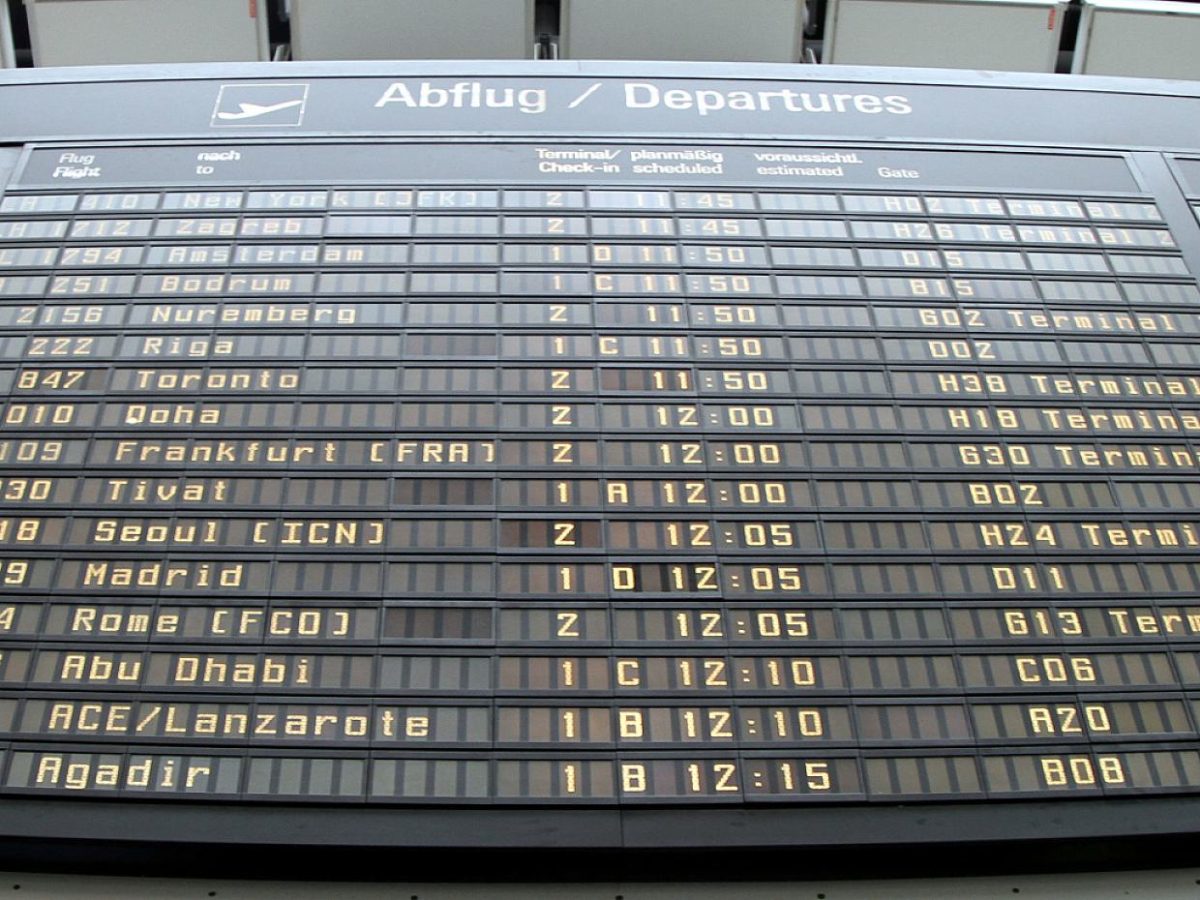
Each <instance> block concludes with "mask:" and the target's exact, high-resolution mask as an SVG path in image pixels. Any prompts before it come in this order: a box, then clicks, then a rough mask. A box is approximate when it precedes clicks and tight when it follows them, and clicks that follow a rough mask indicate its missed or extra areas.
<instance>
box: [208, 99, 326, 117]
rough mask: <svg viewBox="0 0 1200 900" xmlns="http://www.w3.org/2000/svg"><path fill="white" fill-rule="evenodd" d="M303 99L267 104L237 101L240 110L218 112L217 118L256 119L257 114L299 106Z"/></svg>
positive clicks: (263, 114)
mask: <svg viewBox="0 0 1200 900" xmlns="http://www.w3.org/2000/svg"><path fill="white" fill-rule="evenodd" d="M303 102H304V101H303V100H284V101H283V102H282V103H272V104H271V105H269V106H262V105H261V104H258V103H239V104H238V109H240V110H241V112H219V113H217V118H218V119H224V120H226V121H230V120H233V119H257V118H258V117H259V116H265V115H266V114H267V113H273V112H279V110H281V109H287V108H288V107H291V106H299V105H300V104H301V103H303Z"/></svg>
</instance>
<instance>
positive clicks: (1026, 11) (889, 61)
mask: <svg viewBox="0 0 1200 900" xmlns="http://www.w3.org/2000/svg"><path fill="white" fill-rule="evenodd" d="M530 58H543V59H545V58H563V59H651V60H709V61H756V62H776V63H802V64H825V63H837V64H855V65H874V66H879V65H882V66H889V65H896V66H931V67H946V68H965V69H977V70H1000V71H1024V72H1059V73H1070V72H1074V73H1080V74H1095V75H1134V76H1145V77H1155V78H1175V79H1195V80H1200V2H1196V0H1187V2H1180V0H203V2H197V0H0V67H12V66H30V65H32V66H65V65H103V64H123V63H152V62H162V63H170V62H200V61H233V60H264V61H265V60H280V61H281V60H288V59H297V60H336V59H530Z"/></svg>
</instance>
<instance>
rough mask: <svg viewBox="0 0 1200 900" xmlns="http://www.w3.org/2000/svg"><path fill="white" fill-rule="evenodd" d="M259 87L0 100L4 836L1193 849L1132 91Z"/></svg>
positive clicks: (1174, 455)
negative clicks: (1179, 840) (1, 128)
mask: <svg viewBox="0 0 1200 900" xmlns="http://www.w3.org/2000/svg"><path fill="white" fill-rule="evenodd" d="M275 71H277V69H276V68H261V69H254V70H247V69H241V68H238V69H230V70H209V71H207V72H201V71H197V72H195V73H194V77H185V78H180V79H179V80H177V81H171V80H155V79H152V78H148V77H147V75H148V71H141V72H130V73H126V74H125V75H124V76H121V75H120V74H119V73H117V74H114V73H100V72H99V70H97V71H96V72H95V73H94V74H95V79H94V80H89V79H88V78H87V77H86V76H81V80H80V82H79V83H61V82H57V81H45V82H42V83H36V82H33V81H24V80H22V79H21V78H18V77H15V76H13V77H10V78H9V79H8V82H7V83H0V108H3V109H5V110H7V113H6V115H5V118H4V121H5V123H6V124H5V128H6V129H10V130H9V131H7V132H6V134H5V137H6V138H7V139H8V141H9V143H10V145H11V152H10V153H9V154H7V155H6V156H5V157H3V158H0V161H3V162H4V167H3V168H0V172H9V171H10V170H11V172H10V174H9V175H6V176H5V178H6V180H7V184H6V185H4V184H0V188H3V193H2V194H0V388H2V390H3V393H4V395H5V399H4V405H3V408H2V409H0V431H2V432H3V433H2V434H0V500H3V502H4V509H3V513H2V515H0V585H2V586H3V588H4V597H3V603H2V605H0V640H2V641H3V645H4V646H3V647H2V648H0V650H2V655H0V732H2V734H0V741H2V747H0V751H2V753H3V757H2V760H0V796H4V797H6V798H8V799H7V800H5V801H4V804H3V805H0V816H7V817H8V819H9V820H11V822H12V825H11V829H12V833H23V834H25V835H28V836H37V835H43V836H46V837H57V838H59V839H62V840H69V841H88V840H100V839H105V838H108V839H113V840H126V841H131V842H147V841H156V842H159V843H166V844H180V843H186V842H187V841H198V842H201V843H216V842H221V841H226V840H229V839H230V838H233V839H234V840H237V841H242V842H245V843H246V844H247V845H249V846H257V845H259V844H262V843H268V844H277V845H283V846H289V845H300V844H302V845H320V844H328V845H330V846H342V847H354V846H359V847H371V846H374V847H381V846H382V847H386V846H398V847H417V846H420V847H439V848H453V847H455V846H473V847H501V846H512V847H525V848H536V847H539V846H556V847H559V848H566V847H569V848H574V849H579V848H586V847H589V846H591V847H596V848H608V849H616V848H620V847H625V848H632V847H638V848H642V849H652V848H658V849H660V850H662V849H664V848H668V847H673V848H677V849H682V848H686V847H688V846H710V847H713V848H716V849H720V848H735V847H741V848H745V847H774V848H788V847H808V848H810V849H812V848H839V847H840V848H843V849H845V848H853V847H855V846H859V845H863V846H865V845H872V846H878V845H893V846H900V845H907V844H915V845H926V846H937V845H939V844H941V843H942V842H954V843H963V844H972V845H976V844H978V845H983V844H987V843H988V842H996V841H1000V842H1003V841H1008V840H1011V841H1041V842H1045V841H1048V840H1050V839H1051V838H1055V839H1063V840H1069V841H1076V842H1083V843H1082V844H1081V846H1083V845H1087V846H1092V847H1093V848H1095V847H1097V846H1100V845H1099V844H1096V843H1095V842H1096V841H1098V840H1104V841H1111V840H1113V839H1116V838H1121V837H1126V838H1128V837H1131V836H1133V835H1135V834H1141V835H1156V836H1159V837H1161V838H1163V840H1167V839H1168V838H1170V837H1172V836H1178V835H1187V834H1189V833H1191V832H1192V831H1194V830H1195V823H1194V821H1193V820H1192V818H1191V816H1192V815H1194V814H1193V813H1192V812H1191V810H1192V809H1193V804H1194V799H1193V797H1192V795H1194V794H1195V793H1196V792H1197V790H1200V731H1198V730H1197V726H1198V723H1200V683H1198V682H1200V515H1198V514H1197V513H1196V511H1195V510H1196V509H1197V502H1198V500H1200V479H1198V478H1197V472H1198V471H1200V443H1198V442H1197V437H1198V435H1200V375H1197V363H1198V362H1200V338H1198V335H1200V313H1198V305H1200V288H1198V287H1197V281H1196V272H1197V271H1198V267H1200V225H1198V222H1197V213H1196V209H1197V208H1198V207H1200V186H1198V185H1197V183H1196V182H1197V176H1196V172H1197V169H1196V166H1197V165H1198V163H1197V161H1196V159H1195V153H1196V148H1197V146H1198V145H1200V139H1198V136H1197V134H1196V133H1195V129H1196V126H1195V122H1196V121H1197V120H1200V117H1196V116H1194V115H1191V114H1190V113H1188V112H1187V110H1188V109H1189V108H1190V106H1189V104H1191V105H1194V104H1196V102H1197V100H1196V97H1195V96H1192V95H1189V93H1188V91H1187V90H1186V86H1183V87H1180V86H1178V85H1176V86H1174V87H1173V88H1172V87H1171V86H1167V85H1162V86H1160V90H1159V92H1158V93H1157V94H1156V92H1155V91H1154V90H1153V86H1152V87H1151V88H1147V87H1145V86H1143V85H1140V84H1136V83H1134V82H1109V81H1105V82H1095V83H1094V84H1095V90H1086V89H1084V88H1086V87H1088V85H1089V84H1092V83H1090V82H1083V83H1080V82H1072V81H1068V82H1065V83H1066V84H1069V85H1070V86H1071V87H1070V89H1067V90H1056V89H1053V88H1054V86H1056V85H1058V84H1060V83H1061V82H1054V81H1050V80H1049V79H1046V80H1044V81H1042V82H1036V81H1029V80H1024V81H1022V80H1013V79H1010V80H1009V82H1001V83H998V84H993V85H989V86H983V85H982V84H981V85H972V84H969V83H959V84H936V83H933V81H932V77H931V76H929V75H928V73H926V74H925V75H924V76H921V75H919V74H918V73H910V75H911V77H910V78H906V79H905V80H904V82H903V83H901V82H896V83H892V84H890V85H887V84H879V83H875V82H873V81H872V78H873V77H877V76H876V75H874V74H873V73H871V72H863V73H855V72H854V71H853V70H838V72H837V73H835V75H836V77H837V78H839V79H840V80H839V81H838V82H836V83H835V82H831V81H824V80H816V79H814V80H813V81H811V82H803V81H797V80H791V81H786V80H782V79H781V77H780V76H781V73H782V72H783V70H779V69H770V70H768V69H764V70H762V71H756V72H751V73H748V77H747V78H746V79H743V80H734V79H730V78H728V77H726V76H727V74H728V73H723V72H716V73H709V74H708V75H705V74H703V73H704V70H697V69H691V70H689V69H684V68H680V69H678V70H677V71H670V72H664V71H656V72H653V73H651V74H648V75H640V74H639V75H635V76H632V77H628V76H622V75H618V74H614V73H613V72H611V71H607V70H603V69H600V70H597V72H596V73H590V72H586V71H577V70H576V69H575V68H573V67H558V68H556V67H549V68H547V69H545V70H542V69H540V68H538V69H535V68H533V67H524V68H512V69H510V70H507V71H499V72H493V73H491V74H488V75H483V76H477V77H461V78H455V77H449V76H447V75H446V74H445V73H444V72H440V71H438V70H437V69H431V70H430V72H429V73H428V74H426V75H417V76H412V77H409V76H408V75H407V74H405V75H402V76H396V77H382V76H380V75H378V74H377V73H375V72H373V71H369V70H361V69H358V70H354V69H347V70H345V71H344V72H342V73H340V77H335V75H336V74H337V73H334V72H330V71H328V70H326V71H324V72H323V73H317V74H305V73H306V71H307V70H304V69H297V70H291V71H290V72H289V74H287V75H286V76H285V77H283V78H271V77H268V74H273V73H274V72H275ZM542 71H546V72H549V73H551V74H547V75H542V74H540V73H541V72H542ZM593 76H594V77H593ZM772 76H773V77H774V78H775V80H774V81H772V80H770V79H771V77H772ZM52 77H58V76H52ZM831 77H832V76H831ZM921 77H924V78H925V79H926V80H927V81H928V82H929V83H919V81H920V78H921ZM1081 85H1082V86H1081ZM101 96H104V97H108V98H109V99H108V100H107V101H105V103H104V104H103V106H101V105H100V104H99V101H97V100H96V98H97V97H101ZM68 97H69V98H70V100H69V102H68V101H67V99H66V98H68ZM202 100H203V102H201V101H202ZM652 100H653V101H654V103H653V104H652V103H651V101H652ZM101 108H103V109H104V110H105V115H108V116H109V121H107V122H106V121H101V118H100V116H99V112H98V111H99V110H100V109H101ZM1035 108H1036V110H1037V111H1038V112H1037V114H1036V115H1028V116H1027V115H1024V114H1023V113H1024V112H1027V111H1029V110H1032V109H1035ZM1101 109H1102V110H1104V111H1105V113H1104V115H1103V116H1100V115H1099V114H1098V112H1097V110H1101ZM35 110H36V115H35V114H34V111H35ZM114 110H115V111H116V112H115V113H114V112H113V111H114ZM818 117H819V121H820V122H821V123H822V124H821V125H820V126H819V127H818V128H813V127H812V126H811V122H812V121H813V119H814V118H818ZM68 118H69V122H68ZM1068 132H1070V133H1071V134H1072V135H1074V138H1073V140H1072V141H1070V142H1068V141H1067V140H1066V139H1065V135H1066V134H1067V133H1068ZM732 133H737V134H739V135H740V136H739V137H736V138H735V137H732V136H731V134H732ZM824 135H835V136H836V137H835V138H822V139H815V138H816V137H817V136H824ZM1069 144H1074V146H1071V145H1069ZM87 801H91V803H90V804H89V803H88V802H87ZM150 801H155V802H150ZM898 804H907V805H908V806H900V805H898ZM80 808H83V809H90V810H92V811H93V812H94V813H98V812H99V811H100V810H103V811H104V814H103V818H104V819H105V820H106V821H108V822H109V823H110V825H109V827H107V828H103V829H98V828H97V827H96V822H95V821H94V816H87V815H84V816H82V817H81V816H80V815H79V812H78V811H79V809H80ZM421 810H437V813H436V815H435V814H433V813H431V812H421ZM380 816H384V817H390V818H386V819H381V818H379V817H380ZM3 821H5V820H4V819H3V818H0V822H3ZM310 821H312V822H320V823H322V824H321V826H320V827H319V828H317V829H315V830H314V829H312V828H310V827H301V828H297V827H294V826H296V825H297V824H298V823H300V822H304V823H306V826H307V823H309V822H310ZM382 821H387V822H389V823H390V824H389V825H388V826H386V827H380V826H379V824H378V823H380V822H382ZM31 822H33V823H36V824H34V825H33V826H32V831H31V830H30V827H31V826H30V823H31ZM833 822H836V823H837V828H836V829H835V830H833V831H832V832H829V831H828V828H827V826H828V825H829V823H833ZM438 823H440V824H438ZM930 823H933V824H932V826H930ZM21 828H24V831H21ZM267 832H271V833H273V834H274V835H275V837H274V838H271V839H268V838H267V837H266V833H267ZM1088 842H1091V843H1090V844H1089V843H1088Z"/></svg>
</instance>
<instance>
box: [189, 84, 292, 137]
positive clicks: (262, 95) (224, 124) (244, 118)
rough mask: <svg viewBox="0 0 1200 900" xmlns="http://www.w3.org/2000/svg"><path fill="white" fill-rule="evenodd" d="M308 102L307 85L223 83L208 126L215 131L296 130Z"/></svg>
mask: <svg viewBox="0 0 1200 900" xmlns="http://www.w3.org/2000/svg"><path fill="white" fill-rule="evenodd" d="M307 102H308V85H307V84H296V83H284V82H269V83H258V84H223V85H221V90H220V91H219V92H218V93H217V103H216V106H215V107H214V109H213V114H212V119H211V121H210V122H209V124H210V125H211V126H212V127H214V128H231V127H242V128H252V127H255V126H257V127H261V128H279V127H288V126H291V127H293V128H294V127H296V126H298V125H300V123H301V122H302V121H303V120H304V108H305V105H306V104H307Z"/></svg>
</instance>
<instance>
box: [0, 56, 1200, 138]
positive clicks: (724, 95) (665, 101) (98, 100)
mask: <svg viewBox="0 0 1200 900" xmlns="http://www.w3.org/2000/svg"><path fill="white" fill-rule="evenodd" d="M197 71H198V72H202V73H204V75H203V76H202V77H197V78H195V79H188V80H179V81H163V80H155V79H152V78H147V79H146V80H136V79H131V80H112V79H114V77H115V78H117V79H119V78H120V75H119V74H118V73H114V72H107V71H103V70H97V72H98V74H99V75H101V76H102V77H103V78H104V79H105V80H104V81H102V82H93V81H86V80H85V81H80V82H76V83H57V82H56V83H38V82H36V81H24V80H22V79H20V78H17V79H16V83H12V82H11V81H10V82H9V83H3V82H0V116H2V117H3V119H4V121H5V122H6V130H7V132H8V134H10V135H12V136H13V137H14V138H16V139H19V140H34V139H37V140H77V139H80V138H85V137H87V138H111V139H126V138H129V137H134V136H138V137H148V138H175V137H179V138H184V137H197V136H201V135H212V136H214V137H218V136H220V137H231V136H237V135H245V136H254V135H272V136H287V135H291V136H296V135H321V134H325V135H372V134H374V135H388V134H394V135H413V134H444V135H453V134H479V133H484V134H534V133H543V134H560V135H578V136H592V135H596V136H599V135H638V136H666V135H671V136H676V135H729V136H739V137H740V136H753V137H786V138H818V139H824V138H829V137H845V138H858V139H873V138H879V137H886V138H887V139H889V140H932V141H955V142H984V143H997V144H1045V145H1059V146H1066V145H1076V146H1097V147H1114V146H1125V147H1129V146H1137V147H1150V146H1153V147H1166V148H1175V149H1187V148H1196V147H1200V125H1198V124H1197V123H1198V122H1200V97H1197V96H1195V95H1194V94H1193V95H1188V93H1187V91H1186V88H1187V85H1183V88H1184V90H1182V91H1181V92H1180V94H1179V95H1174V96H1167V95H1163V94H1158V93H1154V89H1153V88H1152V87H1151V88H1149V89H1148V88H1147V87H1146V83H1144V82H1139V81H1136V80H1133V81H1131V80H1119V79H1092V80H1089V79H1082V80H1078V81H1075V82H1073V84H1072V87H1073V88H1074V89H1066V90H1064V89H1060V87H1059V86H1060V85H1062V84H1063V82H1061V81H1055V80H1054V79H1053V78H1044V79H1041V80H1037V79H1033V80H1032V81H1029V80H1022V81H1019V82H1018V86H1013V85H1011V84H1006V83H1005V82H1004V81H1003V80H1002V79H1000V80H991V81H989V82H987V83H982V82H981V83H978V84H971V85H954V84H938V85H934V84H922V83H921V81H922V80H923V79H922V77H921V76H922V75H925V76H928V74H929V73H922V72H919V71H915V72H912V73H911V76H912V77H910V78H903V77H902V76H903V74H904V73H905V70H893V71H889V72H888V75H887V78H886V79H885V80H881V79H879V78H878V77H876V78H874V79H872V77H871V76H872V75H875V74H876V73H877V72H878V70H874V71H872V70H855V69H838V70H837V71H838V72H846V73H852V74H850V75H849V77H848V78H846V79H845V80H842V81H828V80H825V78H827V77H829V76H818V77H814V78H812V79H805V78H797V77H795V76H793V75H791V74H790V71H789V75H788V76H787V77H779V75H778V74H777V73H779V72H782V71H788V70H784V69H781V68H775V67H763V69H761V70H760V71H766V72H769V73H771V74H769V75H766V76H765V77H753V76H750V77H738V78H711V77H703V76H701V75H699V74H698V73H699V72H702V71H704V69H703V67H695V66H685V65H679V66H674V67H668V68H667V74H666V75H665V76H664V75H660V74H656V75H654V76H651V77H636V76H634V77H613V76H611V75H608V74H604V75H597V76H595V77H592V76H589V75H585V74H581V73H580V72H579V71H578V67H575V66H571V65H568V64H553V63H550V64H538V65H533V64H513V65H512V66H511V67H505V68H502V69H501V70H500V71H499V72H497V73H496V74H490V75H487V76H480V77H461V76H451V77H447V76H445V75H426V76H421V75H416V76H407V77H406V76H404V75H397V76H392V77H355V76H354V75H352V74H350V73H346V74H344V75H342V76H341V77H288V75H283V76H281V75H279V74H278V73H279V69H278V67H272V66H270V65H263V66H259V67H253V66H251V67H247V66H237V67H226V68H221V67H216V66H214V67H210V68H204V67H197ZM290 71H297V70H290ZM299 71H302V72H303V71H307V70H306V69H300V70H299ZM210 73H211V74H210ZM222 73H225V74H222ZM898 76H900V77H898ZM834 77H836V76H834ZM1091 84H1095V85H1096V88H1095V89H1094V90H1092V89H1087V88H1086V87H1084V88H1082V89H1080V88H1078V87H1075V86H1076V85H1091ZM1152 84H1153V83H1152ZM1134 92H1136V93H1134Z"/></svg>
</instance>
